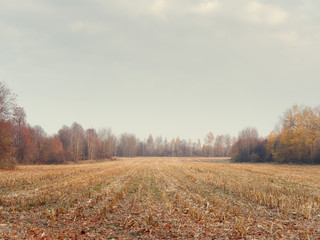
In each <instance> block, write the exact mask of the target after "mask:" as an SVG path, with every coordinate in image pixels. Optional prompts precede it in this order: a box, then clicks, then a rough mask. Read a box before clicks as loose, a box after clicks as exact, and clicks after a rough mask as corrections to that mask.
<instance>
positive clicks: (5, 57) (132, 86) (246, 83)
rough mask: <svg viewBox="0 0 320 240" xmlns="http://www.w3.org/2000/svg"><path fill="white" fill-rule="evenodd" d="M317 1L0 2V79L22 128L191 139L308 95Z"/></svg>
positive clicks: (266, 122) (234, 130)
mask: <svg viewBox="0 0 320 240" xmlns="http://www.w3.org/2000/svg"><path fill="white" fill-rule="evenodd" d="M319 12H320V1H316V0H313V1H312V0H300V1H297V0H283V1H279V0H277V1H275V0H269V1H258V0H252V1H251V0H250V1H248V0H242V1H238V0H207V1H202V0H135V1H132V0H116V1H114V0H109V1H108V0H68V1H62V0H60V1H58V0H55V1H53V0H52V1H48V0H28V1H26V0H19V1H18V0H10V1H7V0H0V80H1V81H5V82H6V83H7V85H8V86H9V87H10V88H11V89H12V90H13V92H15V93H16V94H17V95H18V103H19V105H20V106H22V107H23V108H24V109H25V111H26V113H27V117H28V121H29V123H30V124H31V125H40V126H42V127H43V128H44V130H45V131H46V132H47V133H49V134H53V133H56V132H57V131H58V130H59V129H60V128H61V127H62V125H64V124H66V125H71V124H72V123H73V122H74V121H77V122H78V123H80V124H81V125H82V126H83V127H84V128H89V127H94V128H97V129H98V128H99V127H111V128H112V129H113V131H114V132H115V133H116V134H120V133H123V132H130V133H135V134H136V135H137V136H138V137H139V138H141V139H144V138H146V137H148V135H149V134H150V133H152V134H153V135H160V134H162V136H164V137H168V138H171V137H177V136H180V137H181V138H186V139H188V138H192V139H194V140H196V139H198V138H200V139H201V140H203V138H204V137H205V135H206V134H207V133H208V132H209V131H212V132H213V133H214V134H215V135H217V134H227V133H228V134H230V135H237V134H238V132H239V131H240V130H242V129H243V128H245V127H248V126H252V127H256V128H257V129H258V131H259V133H260V135H262V136H267V135H268V134H269V133H270V132H271V131H272V130H273V128H274V126H275V124H276V123H277V122H278V121H279V117H280V116H281V115H282V114H283V112H284V111H285V110H286V109H287V108H290V107H291V106H292V105H293V104H305V105H309V106H311V107H315V106H317V105H318V104H319V103H320V102H319V100H320V95H319V90H320V79H319V77H320V67H319V64H320V14H319Z"/></svg>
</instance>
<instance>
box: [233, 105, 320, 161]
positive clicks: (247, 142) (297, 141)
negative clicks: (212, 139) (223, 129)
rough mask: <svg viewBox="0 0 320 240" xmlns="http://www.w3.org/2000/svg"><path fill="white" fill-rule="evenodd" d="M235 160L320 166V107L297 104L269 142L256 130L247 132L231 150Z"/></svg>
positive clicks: (272, 134)
mask: <svg viewBox="0 0 320 240" xmlns="http://www.w3.org/2000/svg"><path fill="white" fill-rule="evenodd" d="M232 159H233V160H234V161H236V162H247V161H250V162H278V163H295V164H301V163H307V164H320V108H319V107H317V108H311V107H308V106H298V105H294V106H293V107H292V108H291V109H288V110H287V111H286V112H285V113H284V114H283V116H282V118H281V120H280V122H279V125H278V127H276V129H275V130H274V131H272V132H271V133H270V134H269V136H268V137H267V138H266V139H263V138H259V136H258V132H257V130H256V129H255V128H247V129H244V130H243V131H241V132H240V134H239V136H238V139H237V141H236V142H235V144H234V145H233V147H232Z"/></svg>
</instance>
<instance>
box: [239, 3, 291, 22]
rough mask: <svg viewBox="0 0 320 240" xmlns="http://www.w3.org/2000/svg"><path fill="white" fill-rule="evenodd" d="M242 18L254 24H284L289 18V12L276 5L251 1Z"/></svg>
mask: <svg viewBox="0 0 320 240" xmlns="http://www.w3.org/2000/svg"><path fill="white" fill-rule="evenodd" d="M242 18H243V19H244V20H246V21H248V22H251V23H254V24H265V25H271V26H274V25H279V24H283V23H284V22H285V21H286V20H287V18H288V13H287V12H286V11H284V10H282V9H280V8H278V7H275V6H271V5H267V4H262V3H260V2H251V3H249V4H247V5H246V6H245V8H244V10H243V12H242Z"/></svg>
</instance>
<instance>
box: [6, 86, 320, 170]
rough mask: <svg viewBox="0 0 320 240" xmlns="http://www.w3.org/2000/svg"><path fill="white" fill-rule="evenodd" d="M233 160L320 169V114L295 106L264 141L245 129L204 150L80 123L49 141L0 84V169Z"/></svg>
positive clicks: (211, 141)
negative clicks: (142, 159) (144, 159)
mask: <svg viewBox="0 0 320 240" xmlns="http://www.w3.org/2000/svg"><path fill="white" fill-rule="evenodd" d="M116 156H119V157H135V156H159V157H161V156H170V157H191V156H198V157H229V156H231V157H232V160H233V161H235V162H278V163H308V164H320V108H319V107H318V108H314V109H313V108H310V107H306V106H297V105H295V106H293V107H292V108H291V109H289V110H287V111H286V112H285V113H284V115H283V116H282V118H281V121H280V123H279V124H278V127H277V128H276V129H275V130H274V131H272V132H271V133H270V135H269V136H268V137H267V138H261V137H259V134H258V131H257V130H256V129H255V128H251V127H249V128H246V129H244V130H242V131H241V132H240V133H239V136H238V137H237V138H235V137H230V136H229V135H218V136H214V135H213V133H211V132H210V133H208V134H207V136H206V137H205V139H204V144H201V141H200V140H198V141H196V142H193V141H192V140H190V139H189V140H184V139H180V138H179V137H177V138H173V139H171V140H167V139H166V138H162V136H156V137H153V136H152V135H151V134H150V135H149V137H148V138H147V139H146V140H140V139H139V138H137V137H136V136H135V135H134V134H129V133H123V134H121V135H120V136H118V137H116V136H115V134H113V133H112V131H111V129H106V128H103V129H99V130H96V129H94V128H89V129H84V128H83V127H82V126H81V125H80V124H79V123H76V122H75V123H73V124H72V125H71V126H63V127H62V128H61V129H60V130H59V131H58V133H57V134H55V135H54V136H48V135H47V134H46V133H45V131H44V130H43V129H42V128H41V127H40V126H34V127H32V126H30V124H28V123H27V121H26V114H25V111H24V110H23V108H21V107H19V106H18V105H17V104H16V100H15V94H13V93H12V92H11V90H10V89H9V88H8V87H7V86H6V84H5V83H3V82H0V168H13V167H14V166H15V165H16V164H17V163H18V164H62V163H66V162H68V161H74V162H77V161H81V160H98V159H108V158H109V159H110V158H112V157H116Z"/></svg>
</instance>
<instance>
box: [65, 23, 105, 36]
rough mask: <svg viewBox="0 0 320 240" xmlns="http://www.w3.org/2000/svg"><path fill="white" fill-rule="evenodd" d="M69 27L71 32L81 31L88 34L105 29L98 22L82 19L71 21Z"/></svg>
mask: <svg viewBox="0 0 320 240" xmlns="http://www.w3.org/2000/svg"><path fill="white" fill-rule="evenodd" d="M69 27H70V29H71V30H72V31H73V32H83V33H88V34H96V33H100V32H104V31H105V28H104V26H103V25H101V24H99V23H92V22H86V21H82V20H78V21H74V22H72V23H71V24H70V25H69Z"/></svg>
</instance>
